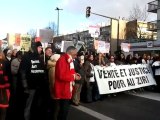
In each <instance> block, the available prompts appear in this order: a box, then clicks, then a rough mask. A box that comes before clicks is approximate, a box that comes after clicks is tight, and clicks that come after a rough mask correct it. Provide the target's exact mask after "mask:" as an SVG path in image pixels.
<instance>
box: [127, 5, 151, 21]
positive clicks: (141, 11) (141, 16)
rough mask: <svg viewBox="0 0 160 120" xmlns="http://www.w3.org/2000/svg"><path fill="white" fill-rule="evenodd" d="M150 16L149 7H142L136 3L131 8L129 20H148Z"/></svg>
mask: <svg viewBox="0 0 160 120" xmlns="http://www.w3.org/2000/svg"><path fill="white" fill-rule="evenodd" d="M148 16H149V13H148V12H147V7H146V6H145V7H144V8H140V7H139V5H137V4H135V5H134V6H133V8H132V9H131V10H130V15H129V18H128V20H129V21H133V20H138V21H146V20H147V18H148Z"/></svg>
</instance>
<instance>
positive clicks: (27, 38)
mask: <svg viewBox="0 0 160 120" xmlns="http://www.w3.org/2000/svg"><path fill="white" fill-rule="evenodd" d="M20 48H21V50H22V51H26V52H27V51H29V48H31V35H21V42H20Z"/></svg>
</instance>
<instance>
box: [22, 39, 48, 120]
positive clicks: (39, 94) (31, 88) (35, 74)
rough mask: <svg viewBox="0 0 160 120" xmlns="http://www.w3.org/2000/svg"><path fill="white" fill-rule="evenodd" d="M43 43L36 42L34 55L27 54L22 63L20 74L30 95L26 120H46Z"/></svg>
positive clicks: (25, 115) (26, 109)
mask: <svg viewBox="0 0 160 120" xmlns="http://www.w3.org/2000/svg"><path fill="white" fill-rule="evenodd" d="M42 50H43V49H42V44H41V42H36V45H35V48H34V49H33V53H29V54H26V55H25V56H24V57H23V58H22V61H21V65H20V72H21V77H22V81H23V86H24V89H25V92H27V93H28V98H27V100H26V107H25V109H24V117H25V120H36V119H37V120H45V119H46V118H45V109H44V106H46V105H45V104H47V103H44V99H45V98H44V96H45V94H46V93H45V91H46V90H44V88H46V81H45V80H46V79H45V75H46V74H45V64H44V59H43V58H42V57H41V54H42Z"/></svg>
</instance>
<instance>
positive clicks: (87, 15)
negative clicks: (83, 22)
mask: <svg viewBox="0 0 160 120" xmlns="http://www.w3.org/2000/svg"><path fill="white" fill-rule="evenodd" d="M90 14H91V7H90V6H88V7H87V8H86V18H88V17H89V16H90Z"/></svg>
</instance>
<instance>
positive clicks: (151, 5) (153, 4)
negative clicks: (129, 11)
mask: <svg viewBox="0 0 160 120" xmlns="http://www.w3.org/2000/svg"><path fill="white" fill-rule="evenodd" d="M158 8H159V7H158V0H155V1H152V2H149V3H148V12H152V13H157V9H158Z"/></svg>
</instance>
